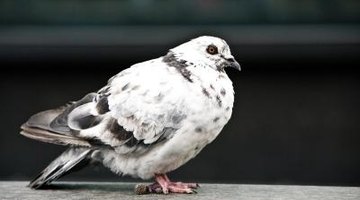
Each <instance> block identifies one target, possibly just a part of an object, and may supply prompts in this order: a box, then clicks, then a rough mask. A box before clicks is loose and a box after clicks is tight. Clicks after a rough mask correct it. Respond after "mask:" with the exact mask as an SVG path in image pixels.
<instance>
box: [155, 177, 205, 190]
mask: <svg viewBox="0 0 360 200" xmlns="http://www.w3.org/2000/svg"><path fill="white" fill-rule="evenodd" d="M155 181H156V183H157V184H156V183H155V184H152V185H150V186H149V187H151V186H152V187H153V188H149V189H153V191H158V189H157V188H156V187H158V186H160V187H161V189H162V192H163V193H164V194H168V193H169V192H171V193H187V194H191V193H196V192H195V191H194V190H193V189H196V188H198V187H199V184H197V183H182V182H171V181H170V179H169V178H168V177H167V176H166V174H156V175H155ZM154 186H155V187H154Z"/></svg>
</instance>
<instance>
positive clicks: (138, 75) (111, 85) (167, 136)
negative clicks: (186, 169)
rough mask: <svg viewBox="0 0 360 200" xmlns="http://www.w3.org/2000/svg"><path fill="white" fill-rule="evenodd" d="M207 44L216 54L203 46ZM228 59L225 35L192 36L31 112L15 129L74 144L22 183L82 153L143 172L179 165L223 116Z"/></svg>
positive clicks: (229, 100) (65, 166) (70, 163)
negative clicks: (91, 89) (96, 86)
mask: <svg viewBox="0 0 360 200" xmlns="http://www.w3.org/2000/svg"><path fill="white" fill-rule="evenodd" d="M208 45H216V46H217V47H218V49H219V52H220V53H219V55H209V54H208V53H206V49H207V46H208ZM229 60H230V61H229ZM234 62H236V61H235V60H234V59H233V57H232V55H231V53H230V50H229V47H228V46H227V44H226V42H225V41H223V40H221V39H219V38H215V37H199V38H197V39H194V40H192V41H190V42H187V43H184V44H182V45H180V46H178V47H175V48H173V49H171V50H170V51H169V52H168V54H167V55H165V56H163V57H160V58H157V59H153V60H149V61H145V62H142V63H138V64H135V65H133V66H131V67H130V68H128V69H126V70H124V71H122V72H120V73H119V74H117V75H115V76H114V77H112V78H111V79H110V80H109V81H108V84H107V85H106V86H104V87H103V88H101V89H100V90H99V91H98V92H96V93H89V94H88V95H86V96H85V97H84V98H82V99H80V100H79V101H75V102H71V103H70V104H68V105H66V106H63V107H60V108H57V109H52V110H47V111H44V112H40V113H38V114H35V115H34V116H32V117H31V118H30V119H29V120H28V121H27V122H26V123H25V124H23V125H22V127H21V128H22V132H21V134H23V135H24V136H27V137H30V138H32V139H36V140H40V141H43V142H50V143H54V144H61V145H71V146H72V147H76V146H79V147H81V150H68V152H65V154H64V156H60V157H59V159H60V160H59V159H57V161H56V160H55V161H54V162H55V163H56V164H53V163H52V164H50V166H49V167H48V168H47V169H45V171H44V172H42V173H41V175H40V179H36V180H35V182H36V183H40V184H31V185H30V186H32V187H37V185H44V184H47V183H49V182H51V181H52V180H55V179H57V178H58V177H60V176H61V175H62V174H64V173H66V171H68V170H70V169H71V168H72V167H74V166H75V165H76V164H77V162H79V161H81V160H83V159H85V158H86V159H90V160H96V161H98V162H101V163H103V164H104V165H105V166H106V167H108V168H110V169H111V170H112V171H114V172H115V173H118V174H125V175H131V176H133V177H140V178H143V179H148V178H151V177H152V176H154V174H157V173H167V172H169V171H172V170H175V169H176V168H178V167H180V166H181V165H183V164H184V163H186V162H187V161H188V160H190V159H191V158H193V157H195V156H196V155H197V154H198V153H199V152H200V151H201V149H203V148H204V147H205V146H206V145H207V144H209V143H210V142H211V141H213V140H214V139H215V138H216V136H217V135H218V134H219V133H220V131H221V130H222V128H223V127H224V126H225V124H226V123H227V122H228V120H229V119H230V117H231V113H232V107H233V102H234V91H233V86H232V82H231V81H230V79H229V77H228V76H227V75H226V73H225V71H224V70H223V68H224V67H225V66H227V65H230V64H231V65H235V66H237V67H239V66H238V64H237V63H234ZM70 152H79V153H70ZM70 154H71V155H73V156H70V157H69V156H68V157H66V156H65V155H70ZM65 157H66V158H68V160H67V161H64V159H63V158H65ZM53 165H54V166H55V167H54V166H53ZM58 166H60V167H58ZM53 171H56V172H53Z"/></svg>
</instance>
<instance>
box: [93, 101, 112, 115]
mask: <svg viewBox="0 0 360 200" xmlns="http://www.w3.org/2000/svg"><path fill="white" fill-rule="evenodd" d="M96 110H97V112H98V113H99V114H100V115H102V114H105V113H107V112H109V111H110V110H109V104H108V99H107V96H102V97H100V99H98V101H97V104H96Z"/></svg>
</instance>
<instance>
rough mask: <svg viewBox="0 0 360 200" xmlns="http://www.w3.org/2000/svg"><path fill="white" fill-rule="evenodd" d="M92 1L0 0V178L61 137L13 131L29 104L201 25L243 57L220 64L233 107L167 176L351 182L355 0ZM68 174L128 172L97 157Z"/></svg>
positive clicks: (43, 158) (61, 98)
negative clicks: (218, 128) (225, 66)
mask: <svg viewBox="0 0 360 200" xmlns="http://www.w3.org/2000/svg"><path fill="white" fill-rule="evenodd" d="M36 2H38V3H36ZM101 2H102V1H91V3H84V1H59V2H57V3H55V1H44V0H43V1H27V4H28V7H27V8H24V7H20V3H24V2H23V1H0V5H1V6H0V10H2V11H1V12H0V23H1V26H0V66H1V67H2V72H1V73H0V91H1V93H2V95H1V98H0V105H2V106H1V107H0V113H1V115H0V120H1V122H2V123H1V124H2V131H1V134H0V158H1V160H2V162H1V165H0V179H2V180H28V179H30V178H32V177H34V176H35V175H36V174H37V173H38V172H39V171H40V170H42V168H44V167H45V166H46V165H47V164H48V163H49V162H50V161H51V160H52V159H53V158H55V157H56V156H57V155H58V154H60V153H61V152H62V151H63V150H64V149H65V148H64V147H61V146H55V145H51V144H44V143H40V142H37V141H33V140H30V139H27V138H24V137H22V136H21V135H19V134H18V132H19V127H20V125H21V124H22V123H23V122H25V121H26V120H27V118H28V117H29V116H31V115H32V114H34V113H36V112H38V111H41V110H45V109H48V108H53V107H57V106H60V105H63V104H65V103H67V102H68V101H70V100H77V99H80V98H81V97H82V96H83V95H85V94H86V93H88V92H92V91H96V90H98V89H99V88H101V87H102V86H103V85H104V84H106V81H107V79H108V78H110V77H111V76H112V75H114V74H116V73H118V72H119V71H121V70H123V69H125V68H127V67H129V66H131V64H134V63H137V62H140V61H144V60H148V59H152V58H156V57H159V56H162V55H164V54H166V52H167V50H168V49H169V48H171V47H174V46H175V45H178V44H180V43H182V42H185V41H187V40H189V39H191V38H193V37H195V36H199V35H204V34H207V35H215V36H220V37H223V38H224V39H225V40H226V41H227V42H228V43H229V45H230V47H231V49H232V52H233V55H235V57H236V58H237V60H238V61H239V62H240V63H241V65H242V71H241V72H237V71H235V70H232V69H229V70H228V71H227V73H228V74H229V76H230V78H231V79H232V80H233V82H234V87H235V94H236V97H235V107H234V110H233V116H232V119H231V120H230V122H229V124H228V125H227V126H226V127H225V128H224V130H223V131H222V133H221V134H220V135H219V137H218V138H217V139H216V140H215V141H214V142H213V143H212V144H211V145H209V146H208V147H206V148H205V149H204V150H203V152H202V153H200V154H199V155H198V156H197V157H196V158H195V159H194V160H192V161H190V162H189V163H188V164H186V165H185V166H183V167H181V168H180V169H179V170H177V171H175V172H173V173H172V174H171V176H172V177H173V178H174V179H181V180H195V181H200V182H204V181H205V182H234V183H269V184H320V185H360V170H359V169H360V157H359V156H358V155H359V154H360V146H359V141H360V136H359V131H360V107H359V105H360V76H359V75H360V73H359V72H360V70H359V64H360V59H359V52H360V51H359V50H360V27H359V23H358V22H359V15H358V14H359V13H358V10H360V9H357V8H359V7H358V6H359V3H358V2H357V1H320V0H318V1H306V2H307V3H304V2H303V3H290V1H276V2H277V3H274V1H252V3H245V1H224V2H225V3H220V1H209V2H208V1H193V2H195V3H190V1H184V2H186V3H175V4H173V3H165V1H156V2H155V1H144V2H147V3H148V4H143V3H139V2H140V1H123V3H115V1H103V2H102V3H101ZM159 2H160V3H159ZM161 2H162V3H161ZM206 2H208V3H206ZM234 2H240V3H234ZM120 4H121V5H120ZM214 5H215V7H214ZM187 6H191V8H192V9H187ZM176 7H178V8H179V9H178V10H179V11H184V10H186V12H189V13H188V15H185V17H184V18H182V17H181V16H183V15H180V14H181V13H179V11H178V12H175V10H176V9H174V8H176ZM125 8H128V9H125ZM195 8H197V9H195ZM119 9H120V10H121V9H124V10H126V12H124V13H121V12H118V11H119ZM134 9H135V10H134ZM159 10H161V11H164V12H159ZM107 11H108V12H107ZM155 11H156V12H155ZM215 11H216V12H215ZM227 11H232V12H227ZM240 11H243V12H240ZM251 11H252V12H251ZM214 12H215V14H214ZM151 16H152V17H151ZM207 17H209V18H207ZM65 179H66V180H102V181H105V180H129V179H127V178H125V179H123V178H119V177H117V176H116V175H114V174H112V173H110V172H109V171H108V170H105V169H103V168H101V167H95V168H92V169H90V168H89V169H86V170H84V171H82V172H78V173H75V174H72V175H69V176H68V177H67V178H65ZM130 180H131V179H130Z"/></svg>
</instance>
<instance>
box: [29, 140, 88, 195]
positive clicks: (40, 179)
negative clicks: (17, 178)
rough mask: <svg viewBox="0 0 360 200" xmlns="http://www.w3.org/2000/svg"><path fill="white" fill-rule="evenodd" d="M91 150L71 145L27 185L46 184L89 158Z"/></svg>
mask: <svg viewBox="0 0 360 200" xmlns="http://www.w3.org/2000/svg"><path fill="white" fill-rule="evenodd" d="M91 152H92V150H91V149H88V148H80V147H79V148H74V147H71V148H69V149H67V150H66V151H65V152H64V153H62V154H61V155H60V156H59V157H58V158H56V159H55V160H54V161H52V162H51V163H50V164H49V166H47V167H46V168H45V169H44V170H43V171H42V172H41V173H40V174H39V175H38V176H37V177H36V178H35V179H34V180H32V181H31V182H30V184H29V185H28V186H29V187H31V188H33V189H38V188H41V187H43V186H44V185H48V184H49V183H51V182H52V181H54V180H57V179H58V178H60V177H61V176H63V175H65V174H67V173H69V172H70V170H71V169H74V168H75V167H76V166H77V165H79V164H80V163H81V162H83V161H88V160H89V157H90V156H89V155H90V153H91Z"/></svg>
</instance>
